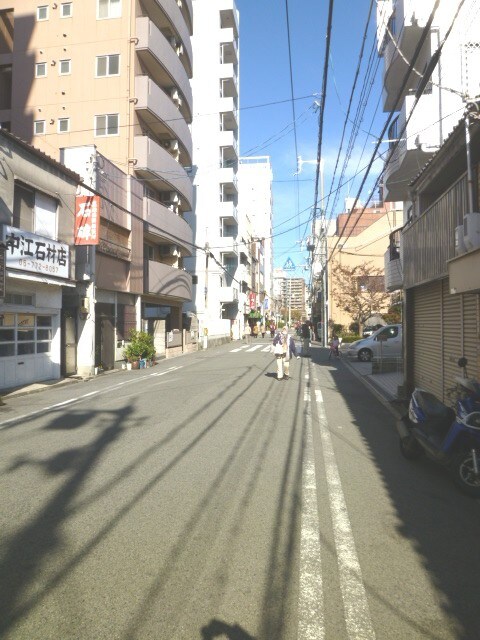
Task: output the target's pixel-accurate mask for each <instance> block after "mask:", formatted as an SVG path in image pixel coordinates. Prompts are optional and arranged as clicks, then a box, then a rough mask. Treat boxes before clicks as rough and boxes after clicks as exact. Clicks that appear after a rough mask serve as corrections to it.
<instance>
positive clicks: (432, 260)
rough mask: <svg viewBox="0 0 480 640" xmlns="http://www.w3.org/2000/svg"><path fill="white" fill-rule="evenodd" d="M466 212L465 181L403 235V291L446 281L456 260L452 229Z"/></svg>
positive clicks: (441, 198)
mask: <svg viewBox="0 0 480 640" xmlns="http://www.w3.org/2000/svg"><path fill="white" fill-rule="evenodd" d="M467 210H468V203H467V179H466V177H465V176H463V177H462V178H460V179H459V180H457V182H456V183H455V184H454V185H453V186H452V187H451V188H450V189H449V190H448V191H447V192H446V193H445V194H444V195H443V196H441V197H440V198H439V199H438V200H437V201H436V202H434V203H433V204H432V205H431V206H430V207H429V208H428V209H426V211H424V212H423V213H422V214H421V215H420V216H419V217H418V218H417V219H415V220H414V221H413V222H412V223H411V224H410V226H409V227H407V228H406V229H405V230H404V231H403V234H402V251H403V272H404V273H403V276H404V287H405V288H406V289H408V288H409V287H413V286H416V285H419V284H422V283H424V282H429V281H431V280H435V279H437V278H441V277H445V276H446V275H447V274H448V265H447V261H448V260H450V259H451V258H454V257H455V228H456V227H457V226H458V225H460V224H461V223H462V221H463V216H464V215H465V213H466V212H467Z"/></svg>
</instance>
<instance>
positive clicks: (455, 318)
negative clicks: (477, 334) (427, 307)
mask: <svg viewBox="0 0 480 640" xmlns="http://www.w3.org/2000/svg"><path fill="white" fill-rule="evenodd" d="M439 337H440V336H439ZM442 352H443V370H442V373H443V394H442V395H443V398H442V395H441V396H439V397H440V399H442V400H443V401H444V402H445V403H446V404H449V403H450V399H449V397H448V395H447V392H448V390H449V389H451V388H452V387H454V386H455V376H458V375H459V374H460V369H459V368H458V364H457V363H458V360H459V358H461V357H462V355H463V341H462V296H461V295H452V294H451V293H450V290H449V283H448V278H447V279H446V280H444V281H443V345H442Z"/></svg>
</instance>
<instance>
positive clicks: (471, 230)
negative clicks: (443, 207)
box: [463, 213, 480, 251]
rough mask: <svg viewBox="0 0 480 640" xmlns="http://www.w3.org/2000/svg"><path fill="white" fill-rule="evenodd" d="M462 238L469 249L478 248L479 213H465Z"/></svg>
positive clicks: (479, 231)
mask: <svg viewBox="0 0 480 640" xmlns="http://www.w3.org/2000/svg"><path fill="white" fill-rule="evenodd" d="M463 240H464V242H465V246H466V247H467V249H468V250H470V251H473V250H474V249H479V248H480V213H467V214H466V215H465V216H464V218H463Z"/></svg>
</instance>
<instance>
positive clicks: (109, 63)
mask: <svg viewBox="0 0 480 640" xmlns="http://www.w3.org/2000/svg"><path fill="white" fill-rule="evenodd" d="M95 74H96V76H97V77H98V78H104V77H105V76H118V75H119V74H120V55H119V54H118V53H115V54H112V55H109V56H97V68H96V71H95Z"/></svg>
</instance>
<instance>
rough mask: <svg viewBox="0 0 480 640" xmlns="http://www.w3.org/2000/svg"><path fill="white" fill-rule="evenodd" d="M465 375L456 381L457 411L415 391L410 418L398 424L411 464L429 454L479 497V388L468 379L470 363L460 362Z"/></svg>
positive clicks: (409, 411)
mask: <svg viewBox="0 0 480 640" xmlns="http://www.w3.org/2000/svg"><path fill="white" fill-rule="evenodd" d="M458 366H459V367H461V368H463V375H462V376H457V377H456V378H455V382H456V387H455V389H454V390H453V391H455V396H456V398H455V402H454V406H455V410H454V409H452V408H450V407H447V406H446V405H444V404H443V402H440V400H438V398H436V397H435V396H434V395H433V394H432V393H429V392H428V391H424V390H423V389H415V390H414V391H413V393H412V397H411V399H410V404H409V407H408V415H405V416H403V418H401V420H399V421H398V422H397V429H398V432H399V434H400V450H401V452H402V454H403V455H404V456H405V458H407V459H408V460H415V459H416V458H419V457H420V456H421V455H422V454H423V453H426V454H427V455H428V456H429V457H430V458H432V459H433V460H435V461H437V462H439V463H441V464H443V465H444V466H446V467H447V468H448V469H449V470H450V472H451V473H452V475H453V480H454V481H455V483H456V484H457V485H458V487H459V488H460V489H461V490H462V491H463V492H464V493H466V494H467V495H470V496H473V497H477V498H478V497H480V384H479V383H478V382H477V381H476V380H474V379H473V378H468V376H467V371H466V366H467V359H466V358H460V360H459V361H458Z"/></svg>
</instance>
